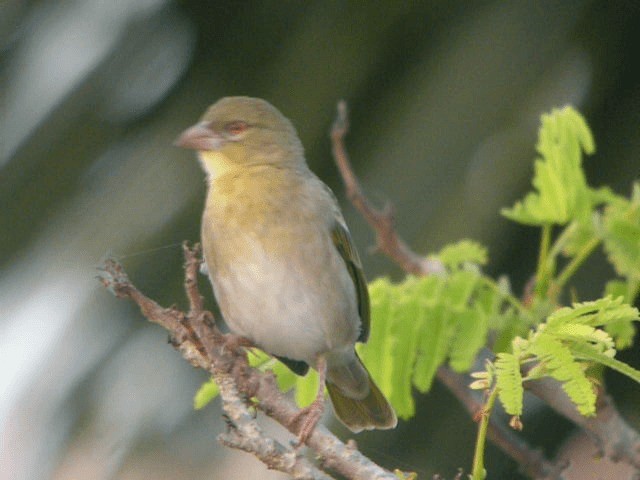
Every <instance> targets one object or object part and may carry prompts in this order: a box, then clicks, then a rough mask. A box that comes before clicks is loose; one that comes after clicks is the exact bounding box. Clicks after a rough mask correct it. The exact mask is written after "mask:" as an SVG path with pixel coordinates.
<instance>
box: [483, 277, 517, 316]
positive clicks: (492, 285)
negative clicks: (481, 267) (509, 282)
mask: <svg viewBox="0 0 640 480" xmlns="http://www.w3.org/2000/svg"><path fill="white" fill-rule="evenodd" d="M480 278H481V282H483V283H484V284H485V285H486V286H487V287H489V288H491V289H492V290H494V291H495V292H496V293H497V294H498V295H499V296H500V297H501V298H502V299H504V300H505V301H506V302H507V303H509V304H511V306H512V307H514V308H515V309H516V310H518V311H519V312H520V313H522V312H525V311H526V310H527V308H526V307H525V306H524V305H523V304H522V302H521V301H520V300H518V298H516V297H515V296H514V295H511V294H509V293H505V292H503V291H502V290H501V289H500V287H499V286H498V282H496V281H495V280H494V279H493V278H491V277H487V276H485V275H482V276H481V277H480Z"/></svg>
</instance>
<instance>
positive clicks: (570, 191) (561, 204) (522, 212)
mask: <svg viewBox="0 0 640 480" xmlns="http://www.w3.org/2000/svg"><path fill="white" fill-rule="evenodd" d="M536 149H537V150H538V153H539V154H540V156H541V157H540V158H538V159H537V160H536V161H535V163H534V171H535V174H534V177H533V186H534V188H535V189H536V190H537V191H536V192H531V193H529V194H528V195H527V196H526V197H525V198H524V200H523V201H522V202H518V203H516V204H515V205H514V206H513V208H510V209H504V210H503V211H502V214H503V215H505V216H506V217H507V218H510V219H511V220H513V221H516V222H519V223H524V224H526V225H546V224H558V225H564V224H566V223H567V222H568V221H569V220H571V219H574V218H584V217H586V216H587V215H588V213H589V210H590V209H591V200H592V195H591V194H590V191H589V187H588V186H587V181H586V178H585V175H584V171H583V169H582V152H583V151H584V152H585V153H593V152H594V151H595V145H594V142H593V136H592V135H591V131H590V130H589V127H588V126H587V124H586V122H585V121H584V119H583V118H582V116H581V115H580V114H579V113H578V112H576V111H575V110H574V109H573V108H571V107H565V108H563V109H561V110H557V109H556V110H553V111H552V112H551V113H550V114H546V115H543V116H542V125H541V126H540V132H539V136H538V144H537V145H536Z"/></svg>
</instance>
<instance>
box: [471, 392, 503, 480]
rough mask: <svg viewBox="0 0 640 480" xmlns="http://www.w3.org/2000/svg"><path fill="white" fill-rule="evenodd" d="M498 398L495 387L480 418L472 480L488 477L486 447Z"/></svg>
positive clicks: (481, 479) (482, 479)
mask: <svg viewBox="0 0 640 480" xmlns="http://www.w3.org/2000/svg"><path fill="white" fill-rule="evenodd" d="M497 397H498V388H497V387H495V386H494V387H493V390H492V391H491V393H490V394H489V398H487V403H486V404H485V406H484V407H483V408H482V416H481V418H480V425H479V426H478V437H477V439H476V449H475V452H474V454H473V471H472V472H471V479H472V480H484V479H485V478H486V477H487V472H486V471H485V469H484V446H485V444H486V440H487V430H488V428H489V417H490V416H491V411H492V410H493V405H494V404H495V402H496V398H497Z"/></svg>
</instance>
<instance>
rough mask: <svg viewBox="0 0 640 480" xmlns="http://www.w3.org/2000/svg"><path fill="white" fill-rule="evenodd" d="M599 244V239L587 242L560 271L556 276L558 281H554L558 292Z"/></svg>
mask: <svg viewBox="0 0 640 480" xmlns="http://www.w3.org/2000/svg"><path fill="white" fill-rule="evenodd" d="M599 244H600V239H599V238H592V239H591V240H589V242H587V244H586V245H585V246H584V247H582V250H580V251H579V252H578V254H577V255H576V256H575V257H573V258H572V259H571V261H570V262H569V263H568V264H567V265H566V266H565V267H564V268H563V269H562V272H560V275H558V279H557V280H556V282H555V283H556V286H557V287H558V290H560V289H561V288H562V287H564V285H565V284H566V283H567V281H568V280H569V279H570V278H571V277H572V276H573V274H574V273H576V270H578V268H580V266H581V265H582V264H583V263H584V261H585V260H586V259H587V258H588V257H589V255H591V253H592V252H593V250H594V249H595V248H596V247H597V246H598V245H599Z"/></svg>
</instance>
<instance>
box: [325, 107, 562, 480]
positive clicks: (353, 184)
mask: <svg viewBox="0 0 640 480" xmlns="http://www.w3.org/2000/svg"><path fill="white" fill-rule="evenodd" d="M347 131H348V119H347V105H346V103H345V102H344V101H340V102H338V113H337V115H336V119H335V121H334V123H333V127H332V129H331V141H332V147H333V155H334V158H335V162H336V164H337V165H338V169H339V170H340V174H341V176H342V180H343V181H344V185H345V189H346V193H347V197H348V198H349V200H350V201H351V203H352V204H353V205H354V207H356V209H357V210H358V211H359V212H360V213H361V214H362V216H363V217H364V218H365V219H366V220H367V222H368V223H369V225H370V226H371V228H372V229H373V230H374V232H375V233H376V242H377V245H376V249H377V250H378V251H380V252H382V253H384V254H385V255H387V256H388V257H389V258H391V259H392V260H393V261H394V262H396V263H397V264H398V265H399V266H400V267H401V268H402V269H403V270H404V271H405V272H407V273H410V274H414V275H429V274H432V273H436V272H441V271H444V267H443V266H442V265H441V264H439V263H438V262H435V261H430V260H428V259H427V258H425V257H422V256H420V255H418V254H416V253H415V252H413V251H412V250H411V249H410V248H409V247H408V246H407V244H406V243H405V242H404V241H403V240H402V239H401V238H400V237H399V235H398V233H397V232H396V231H395V225H394V219H393V209H392V208H391V207H389V206H387V207H386V208H385V209H384V210H383V211H380V210H377V209H376V208H375V207H373V206H372V205H371V203H370V202H369V200H368V199H367V198H366V196H365V195H364V193H363V192H362V189H361V188H360V184H359V182H358V179H357V177H356V175H355V173H354V172H353V169H352V168H351V163H350V162H349V157H348V155H347V151H346V148H345V146H344V137H345V135H346V134H347ZM438 379H439V380H440V381H441V382H442V383H443V384H444V385H445V386H447V388H448V389H449V390H450V391H451V392H452V393H453V394H454V395H455V396H456V397H457V398H458V400H459V401H460V402H461V403H462V404H463V405H464V406H465V408H466V409H467V411H468V412H469V413H470V414H471V416H474V415H475V414H476V413H477V412H478V411H480V409H481V408H482V403H481V402H480V401H479V400H477V399H476V398H475V397H474V395H473V392H472V391H471V390H470V389H469V387H468V381H467V379H466V378H465V377H464V376H463V375H460V374H458V373H455V372H453V371H452V370H450V369H449V368H447V367H440V368H439V369H438ZM489 438H491V439H492V440H493V441H494V442H495V443H496V445H497V446H498V447H500V448H501V449H502V450H503V451H504V452H505V453H506V454H508V455H509V456H510V457H511V458H513V459H514V460H516V461H517V462H518V464H519V465H521V466H522V468H523V469H524V470H525V471H526V473H527V474H529V475H531V476H533V477H536V478H545V479H550V480H551V479H559V478H560V476H559V472H560V470H559V469H558V467H557V466H556V465H554V464H553V463H551V462H549V461H548V460H546V459H545V458H544V455H543V454H542V453H541V452H540V451H539V450H534V449H532V448H531V447H530V446H529V445H528V444H527V443H526V442H525V441H524V440H522V439H520V438H519V437H517V436H516V435H514V434H513V432H511V431H510V430H508V429H507V428H506V427H505V426H504V425H503V424H502V423H500V422H497V421H496V420H495V419H493V418H492V419H490V421H489Z"/></svg>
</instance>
